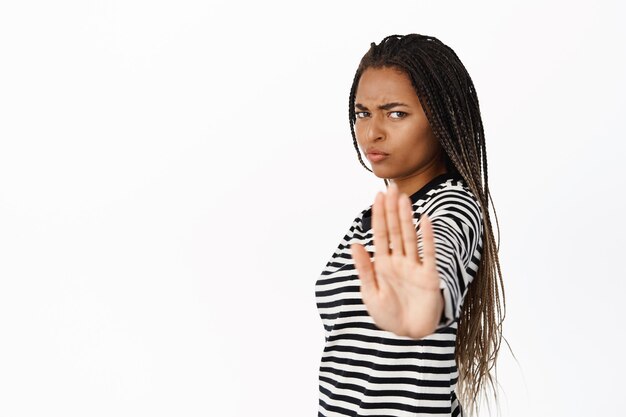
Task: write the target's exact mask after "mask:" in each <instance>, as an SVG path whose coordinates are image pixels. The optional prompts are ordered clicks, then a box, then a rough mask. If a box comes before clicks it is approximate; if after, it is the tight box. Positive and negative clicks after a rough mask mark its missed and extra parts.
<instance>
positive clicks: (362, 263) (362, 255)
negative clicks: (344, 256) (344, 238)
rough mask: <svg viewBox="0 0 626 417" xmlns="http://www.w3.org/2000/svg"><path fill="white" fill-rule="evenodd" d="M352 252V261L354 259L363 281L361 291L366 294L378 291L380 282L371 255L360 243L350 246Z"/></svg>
mask: <svg viewBox="0 0 626 417" xmlns="http://www.w3.org/2000/svg"><path fill="white" fill-rule="evenodd" d="M350 250H351V252H352V259H354V266H355V267H356V270H357V273H358V274H359V279H360V280H361V291H362V292H363V293H365V294H371V293H372V292H374V291H378V282H377V281H376V274H375V272H374V267H373V266H372V261H371V259H370V255H369V253H368V252H367V251H366V250H365V248H364V247H363V245H360V244H358V243H353V244H352V245H350Z"/></svg>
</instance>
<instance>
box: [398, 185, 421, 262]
mask: <svg viewBox="0 0 626 417" xmlns="http://www.w3.org/2000/svg"><path fill="white" fill-rule="evenodd" d="M398 205H399V206H400V224H401V226H400V228H401V229H402V240H403V242H404V253H405V254H406V256H407V258H409V259H411V260H414V261H415V262H419V255H418V253H417V233H416V231H415V225H414V224H413V206H412V204H411V200H410V199H409V197H408V196H407V195H406V194H404V193H402V194H400V197H399V198H398Z"/></svg>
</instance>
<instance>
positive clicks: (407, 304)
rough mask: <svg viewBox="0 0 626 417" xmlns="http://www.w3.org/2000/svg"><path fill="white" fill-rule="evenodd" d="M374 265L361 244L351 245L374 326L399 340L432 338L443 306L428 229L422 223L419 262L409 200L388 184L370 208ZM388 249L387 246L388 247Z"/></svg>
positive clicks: (425, 220) (426, 220) (423, 221)
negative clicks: (402, 337) (385, 190)
mask: <svg viewBox="0 0 626 417" xmlns="http://www.w3.org/2000/svg"><path fill="white" fill-rule="evenodd" d="M372 229H373V232H374V261H373V262H372V261H371V260H370V256H369V254H368V253H367V251H366V250H365V248H364V247H363V245H360V244H356V243H355V244H352V245H351V246H350V249H351V252H352V258H353V259H354V263H355V266H356V269H357V273H358V275H359V278H360V279H361V297H362V298H363V303H364V304H365V305H366V307H367V311H368V312H369V315H370V316H371V317H372V319H373V320H374V322H375V323H376V325H377V326H378V327H379V328H381V329H383V330H387V331H390V332H393V333H395V334H397V335H399V336H407V337H411V338H414V339H420V338H422V337H425V336H427V335H429V334H432V333H433V332H434V331H435V329H436V328H437V325H438V324H439V320H440V318H441V314H442V312H443V307H444V301H443V296H442V294H441V290H440V287H439V273H438V272H437V267H436V263H435V241H434V235H433V229H432V224H431V222H430V219H429V218H428V216H427V215H426V214H425V213H424V214H423V215H422V217H421V220H420V230H421V231H422V239H423V258H422V259H420V256H419V253H418V246H417V233H416V231H415V226H414V225H413V209H412V207H411V200H410V199H409V197H408V196H407V195H406V194H404V193H403V194H400V195H398V188H397V186H396V185H395V184H393V183H392V184H391V185H390V186H389V189H388V193H387V195H385V194H384V193H383V192H379V193H377V194H376V198H375V200H374V204H373V206H372ZM390 245H391V247H390Z"/></svg>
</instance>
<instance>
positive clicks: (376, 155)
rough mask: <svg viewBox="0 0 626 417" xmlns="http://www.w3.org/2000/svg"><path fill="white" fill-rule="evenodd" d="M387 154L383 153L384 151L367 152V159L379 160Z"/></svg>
mask: <svg viewBox="0 0 626 417" xmlns="http://www.w3.org/2000/svg"><path fill="white" fill-rule="evenodd" d="M388 156H389V155H387V154H384V153H368V154H367V159H369V160H370V161H371V162H379V161H382V160H383V159H385V158H387V157H388Z"/></svg>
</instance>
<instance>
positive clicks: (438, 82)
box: [348, 34, 508, 416]
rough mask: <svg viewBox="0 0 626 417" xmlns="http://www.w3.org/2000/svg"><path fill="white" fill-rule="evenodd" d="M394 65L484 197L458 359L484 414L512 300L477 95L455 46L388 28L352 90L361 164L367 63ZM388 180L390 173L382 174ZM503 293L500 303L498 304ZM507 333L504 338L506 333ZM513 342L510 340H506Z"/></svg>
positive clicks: (464, 387)
mask: <svg viewBox="0 0 626 417" xmlns="http://www.w3.org/2000/svg"><path fill="white" fill-rule="evenodd" d="M381 67H395V68H398V69H400V70H402V71H404V72H405V73H407V74H408V76H409V78H410V79H411V83H412V85H413V87H414V89H415V92H416V94H417V96H418V97H419V100H420V102H421V103H422V107H423V109H424V113H425V115H426V117H427V119H428V122H429V124H430V127H431V129H432V131H433V134H434V135H435V137H436V138H437V139H438V140H439V142H440V144H441V146H442V148H443V149H444V150H445V161H446V166H447V167H448V169H449V170H451V171H453V172H457V173H459V174H460V175H461V176H462V178H463V179H464V181H465V183H466V184H467V186H468V188H469V189H470V190H471V192H472V193H473V194H474V196H475V197H476V199H477V200H478V202H479V204H480V208H481V215H482V218H483V228H484V230H483V232H484V238H483V254H482V256H481V261H480V265H479V268H478V272H477V275H476V277H475V279H474V280H473V282H472V284H471V285H469V287H468V290H467V294H466V296H465V299H464V302H463V308H462V311H461V317H460V318H459V326H458V330H457V333H458V336H457V341H456V353H455V355H456V360H457V363H458V370H459V380H458V383H459V384H458V385H459V394H460V395H459V400H460V401H461V404H462V405H463V408H464V409H466V410H467V411H468V412H469V415H470V416H471V415H473V414H474V413H476V414H477V413H478V407H479V403H480V402H479V398H480V395H481V394H483V393H485V391H486V384H485V383H486V382H488V383H489V384H490V385H491V387H492V389H493V395H494V398H495V399H496V403H497V401H498V395H497V394H498V393H497V389H496V385H495V384H494V381H495V383H497V375H494V376H492V375H491V373H490V371H491V369H492V368H493V367H494V366H495V364H496V360H497V356H498V352H499V349H500V342H501V339H502V338H503V335H502V322H503V320H504V317H505V308H506V302H505V297H504V285H503V281H502V272H501V268H500V261H499V257H498V251H499V248H500V228H499V224H498V217H497V214H496V212H495V207H494V215H495V218H496V225H497V227H498V242H497V245H496V244H495V239H494V235H493V228H492V224H491V218H490V215H489V201H491V202H492V207H493V201H492V199H491V193H490V192H489V182H488V181H489V177H488V166H487V149H486V144H485V137H484V129H483V124H482V120H481V115H480V106H479V102H478V95H477V94H476V90H475V88H474V84H473V82H472V79H471V77H470V76H469V74H468V72H467V70H466V69H465V67H464V66H463V64H462V63H461V61H460V59H459V57H458V56H457V55H456V53H455V52H454V51H453V50H452V49H451V48H450V47H448V46H447V45H445V44H443V43H442V42H441V41H440V40H439V39H437V38H435V37H432V36H426V35H419V34H409V35H405V36H402V35H390V36H387V37H385V38H384V39H383V40H382V41H381V42H380V43H379V44H378V45H376V43H374V42H372V43H371V45H370V49H369V50H368V51H367V53H366V54H365V55H364V56H363V58H362V59H361V62H360V63H359V67H358V68H357V71H356V74H355V76H354V79H353V82H352V87H351V89H350V97H349V112H348V119H349V123H350V132H351V134H352V139H353V144H354V147H355V149H356V151H357V156H358V159H359V162H360V163H361V165H363V166H364V167H365V168H366V169H367V170H368V171H370V172H372V170H371V169H369V168H368V167H367V165H365V163H364V162H363V159H362V158H361V153H360V151H359V147H358V143H357V140H356V135H355V131H354V123H355V121H356V114H355V109H354V101H355V96H356V89H357V86H358V83H359V80H360V78H361V75H362V74H363V71H365V70H366V69H367V68H381ZM384 181H385V185H388V181H387V179H384ZM500 294H501V296H502V306H501V304H500ZM505 340H506V339H505ZM507 343H508V342H507Z"/></svg>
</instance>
